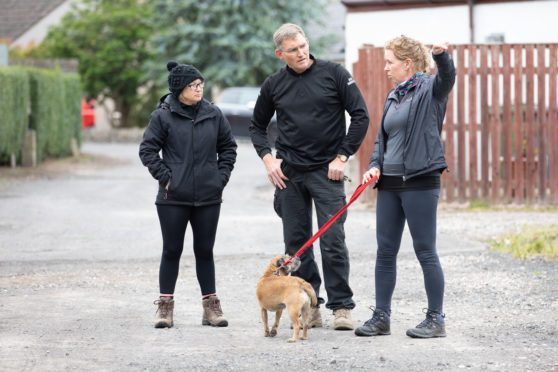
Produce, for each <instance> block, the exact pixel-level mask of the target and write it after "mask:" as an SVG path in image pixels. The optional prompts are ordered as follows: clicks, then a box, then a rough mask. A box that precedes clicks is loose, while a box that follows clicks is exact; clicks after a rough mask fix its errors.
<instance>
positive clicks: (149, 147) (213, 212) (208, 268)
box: [139, 61, 237, 328]
mask: <svg viewBox="0 0 558 372" xmlns="http://www.w3.org/2000/svg"><path fill="white" fill-rule="evenodd" d="M167 69H168V70H169V77H168V83H169V90H170V92H171V93H169V94H167V95H165V96H163V97H162V98H161V99H160V101H159V104H158V106H157V109H156V110H155V111H153V112H152V113H151V118H150V120H149V125H148V126H147V128H146V130H145V132H144V135H143V140H142V142H141V144H140V147H139V156H140V159H141V161H142V163H143V165H145V166H146V167H147V168H148V170H149V172H150V173H151V175H152V176H153V178H155V179H156V180H157V181H158V182H159V191H158V193H157V197H156V200H155V204H156V206H157V214H158V216H159V222H160V224H161V232H162V235H163V254H162V257H161V266H160V268H159V290H160V295H159V299H158V300H156V301H155V304H156V305H157V306H158V307H157V319H156V321H155V328H166V327H172V326H173V309H174V289H175V285H176V280H177V278H178V268H179V263H180V256H181V255H182V249H183V246H184V235H185V233H186V227H187V225H188V222H190V225H191V227H192V233H193V240H194V242H193V248H194V256H195V260H196V275H197V279H198V283H199V285H200V289H201V294H202V306H203V317H202V324H203V325H211V326H216V327H226V326H227V325H228V322H227V320H226V319H225V318H224V317H223V311H222V309H221V304H220V301H219V298H218V297H217V294H216V289H215V265H214V261H213V245H214V243H215V235H216V232H217V223H218V221H219V213H220V210H221V202H222V198H221V195H222V193H223V189H224V187H225V185H226V184H227V182H228V181H229V177H230V175H231V171H232V169H233V167H234V163H235V161H236V148H237V145H236V142H235V140H234V137H233V136H232V133H231V128H230V125H229V122H228V121H227V119H226V118H225V117H224V115H223V114H222V113H221V111H220V110H219V109H218V108H217V106H214V105H212V104H211V103H210V102H209V101H207V100H206V99H204V98H203V87H204V78H203V76H202V74H201V73H200V72H199V71H198V70H197V69H196V68H195V67H194V66H190V65H181V64H178V63H176V62H174V61H170V62H168V63H167ZM160 151H162V157H161V156H160V155H159V152H160Z"/></svg>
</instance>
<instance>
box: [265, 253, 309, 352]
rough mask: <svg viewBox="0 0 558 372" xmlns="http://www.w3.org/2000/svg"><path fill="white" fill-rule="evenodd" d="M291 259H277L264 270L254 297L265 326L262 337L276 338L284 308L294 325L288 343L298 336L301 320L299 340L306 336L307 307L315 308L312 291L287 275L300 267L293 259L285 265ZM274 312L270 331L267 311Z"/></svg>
mask: <svg viewBox="0 0 558 372" xmlns="http://www.w3.org/2000/svg"><path fill="white" fill-rule="evenodd" d="M289 259H290V256H288V255H283V256H276V257H274V258H273V259H272V260H271V262H270V264H269V266H268V267H267V268H266V269H265V271H264V273H263V275H262V277H261V278H260V280H259V281H258V287H257V289H256V294H257V296H258V301H259V303H260V307H261V313H262V320H263V326H264V336H265V337H275V336H276V335H277V327H278V326H279V320H280V319H281V314H282V313H283V309H285V308H287V311H288V312H289V317H290V318H291V322H292V325H293V337H291V338H289V339H288V341H289V342H296V340H297V339H298V336H299V333H300V327H301V324H300V320H299V317H301V318H302V327H303V328H302V336H301V337H300V339H301V340H306V338H307V337H308V320H309V317H310V316H309V315H310V306H317V305H318V299H317V298H316V293H315V292H314V288H312V286H311V285H310V284H309V283H308V282H307V281H305V280H304V279H301V278H299V277H296V276H288V275H289V273H291V272H294V271H296V270H298V268H299V267H300V258H299V257H298V256H295V257H293V259H292V260H291V262H289V263H288V264H287V265H286V266H283V263H285V262H287V260H289ZM268 311H274V312H275V323H274V324H273V327H271V330H270V329H269V325H268V319H267V312H268Z"/></svg>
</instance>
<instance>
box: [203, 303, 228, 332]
mask: <svg viewBox="0 0 558 372" xmlns="http://www.w3.org/2000/svg"><path fill="white" fill-rule="evenodd" d="M202 306H203V317H202V324H203V325H210V326H213V327H226V326H228V325H229V322H227V319H225V318H224V317H223V310H221V302H220V301H219V298H217V296H209V297H207V298H204V299H203V300H202Z"/></svg>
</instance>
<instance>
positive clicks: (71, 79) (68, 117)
mask: <svg viewBox="0 0 558 372" xmlns="http://www.w3.org/2000/svg"><path fill="white" fill-rule="evenodd" d="M62 78H63V80H64V102H65V103H66V104H65V105H64V108H65V111H66V113H65V115H64V119H65V122H64V124H63V125H64V126H67V127H68V128H72V133H73V134H72V138H75V139H76V140H77V141H78V146H79V147H81V141H82V132H81V129H82V117H81V97H82V95H83V93H82V90H81V82H80V80H79V75H78V74H63V75H62Z"/></svg>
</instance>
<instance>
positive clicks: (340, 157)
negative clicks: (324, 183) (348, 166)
mask: <svg viewBox="0 0 558 372" xmlns="http://www.w3.org/2000/svg"><path fill="white" fill-rule="evenodd" d="M337 159H339V160H341V161H342V162H343V163H346V162H347V160H349V157H348V156H347V155H342V154H337Z"/></svg>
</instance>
